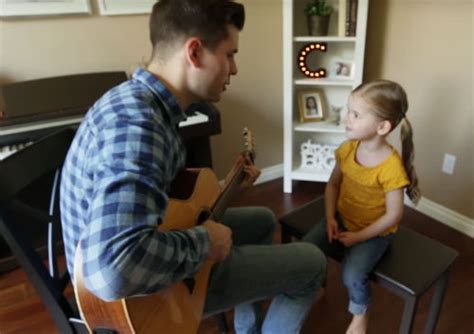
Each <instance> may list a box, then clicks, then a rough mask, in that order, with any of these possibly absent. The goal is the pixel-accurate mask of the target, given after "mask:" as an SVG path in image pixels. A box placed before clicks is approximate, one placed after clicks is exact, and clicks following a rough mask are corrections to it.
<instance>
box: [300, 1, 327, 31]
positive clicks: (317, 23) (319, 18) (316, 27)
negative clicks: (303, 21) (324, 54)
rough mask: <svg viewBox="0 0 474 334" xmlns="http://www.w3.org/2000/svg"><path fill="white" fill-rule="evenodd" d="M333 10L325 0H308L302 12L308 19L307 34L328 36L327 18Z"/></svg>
mask: <svg viewBox="0 0 474 334" xmlns="http://www.w3.org/2000/svg"><path fill="white" fill-rule="evenodd" d="M333 11H334V8H333V7H332V6H331V5H330V4H328V3H327V1H326V0H310V1H309V2H308V4H307V5H306V8H305V10H304V12H305V14H306V16H307V18H308V32H309V34H310V35H313V36H326V35H327V34H328V27H329V18H330V17H331V14H332V12H333Z"/></svg>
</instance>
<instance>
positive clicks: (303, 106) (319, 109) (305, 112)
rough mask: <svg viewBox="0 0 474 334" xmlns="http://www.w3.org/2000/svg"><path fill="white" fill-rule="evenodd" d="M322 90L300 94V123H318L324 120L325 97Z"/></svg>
mask: <svg viewBox="0 0 474 334" xmlns="http://www.w3.org/2000/svg"><path fill="white" fill-rule="evenodd" d="M322 94H323V93H322V91H320V90H314V89H313V90H305V91H301V92H298V107H299V113H300V122H316V121H322V120H324V114H325V112H324V110H323V102H322V100H323V97H322Z"/></svg>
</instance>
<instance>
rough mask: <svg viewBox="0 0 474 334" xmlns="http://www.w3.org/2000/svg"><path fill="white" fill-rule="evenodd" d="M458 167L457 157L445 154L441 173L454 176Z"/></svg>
mask: <svg viewBox="0 0 474 334" xmlns="http://www.w3.org/2000/svg"><path fill="white" fill-rule="evenodd" d="M455 165H456V156H455V155H452V154H447V153H446V154H445V155H444V160H443V167H442V168H441V171H442V172H443V173H446V174H450V175H452V174H453V173H454V166H455Z"/></svg>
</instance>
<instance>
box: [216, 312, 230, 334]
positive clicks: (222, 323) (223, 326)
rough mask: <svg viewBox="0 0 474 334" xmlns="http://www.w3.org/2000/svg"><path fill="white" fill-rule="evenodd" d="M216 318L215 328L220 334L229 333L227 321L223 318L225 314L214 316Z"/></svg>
mask: <svg viewBox="0 0 474 334" xmlns="http://www.w3.org/2000/svg"><path fill="white" fill-rule="evenodd" d="M216 318H217V326H218V327H219V332H220V333H222V334H227V333H228V332H229V328H228V327H227V321H226V318H225V313H224V312H222V313H219V314H217V315H216Z"/></svg>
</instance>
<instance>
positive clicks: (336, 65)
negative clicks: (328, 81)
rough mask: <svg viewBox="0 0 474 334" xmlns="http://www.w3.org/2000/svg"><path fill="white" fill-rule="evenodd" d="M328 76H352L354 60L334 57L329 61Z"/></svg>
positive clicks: (351, 77) (346, 77)
mask: <svg viewBox="0 0 474 334" xmlns="http://www.w3.org/2000/svg"><path fill="white" fill-rule="evenodd" d="M329 75H330V77H332V78H338V79H348V80H349V79H353V78H354V62H352V61H350V60H343V59H334V60H333V61H331V66H330V72H329Z"/></svg>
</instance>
